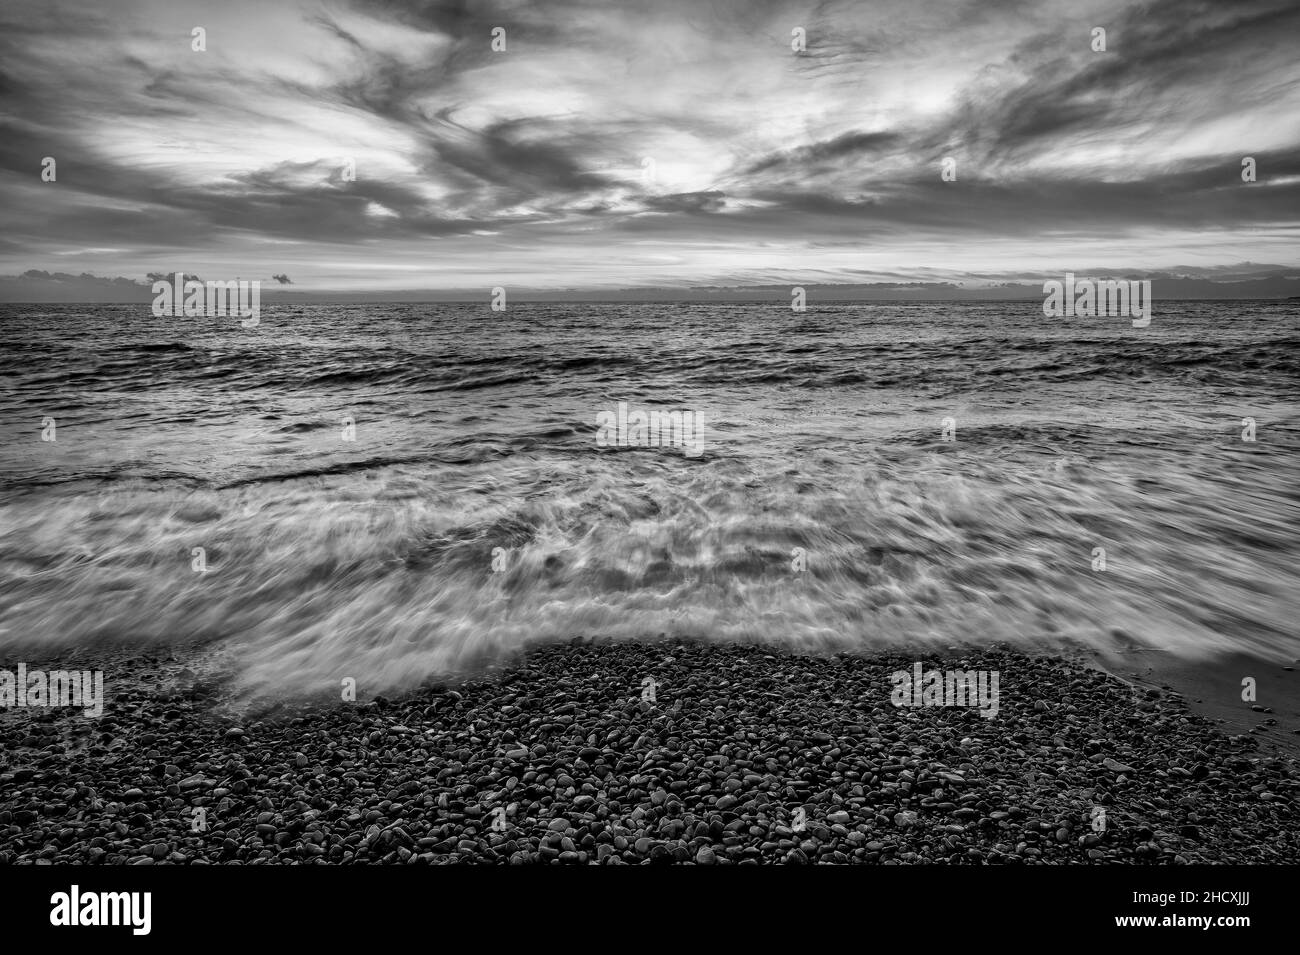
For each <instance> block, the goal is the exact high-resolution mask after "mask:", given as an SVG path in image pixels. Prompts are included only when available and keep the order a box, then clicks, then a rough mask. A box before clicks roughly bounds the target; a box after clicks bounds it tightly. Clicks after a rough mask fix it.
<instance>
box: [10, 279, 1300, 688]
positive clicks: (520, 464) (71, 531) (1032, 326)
mask: <svg viewBox="0 0 1300 955" xmlns="http://www.w3.org/2000/svg"><path fill="white" fill-rule="evenodd" d="M0 330H2V332H3V336H4V341H5V347H4V349H3V356H2V357H0V378H2V380H3V384H2V385H0V429H2V434H0V438H2V443H0V477H2V478H3V492H2V493H0V528H3V535H2V537H0V658H3V657H18V656H19V655H21V654H22V653H25V654H27V657H26V658H35V657H34V656H33V654H34V652H37V651H36V650H35V649H34V648H32V647H30V643H32V642H36V643H40V644H46V645H49V646H47V647H44V648H40V650H39V652H43V653H44V652H52V651H53V646H54V645H58V644H64V643H81V642H87V641H99V640H107V639H117V638H133V637H141V638H148V639H154V640H163V641H167V640H172V639H190V638H195V637H198V638H211V639H214V640H222V641H226V645H227V646H230V647H233V648H235V650H236V652H237V656H238V659H240V660H241V661H242V663H243V665H244V675H245V677H246V679H247V680H248V685H249V686H250V687H252V688H259V687H260V688H264V689H268V690H272V691H287V692H294V691H304V690H310V689H314V688H317V687H322V686H334V687H337V686H338V681H339V680H340V678H342V677H345V676H351V677H354V678H356V679H358V681H359V684H360V685H362V686H363V687H364V688H366V689H370V690H372V691H377V690H378V689H380V688H385V689H391V688H398V687H401V686H403V685H407V684H410V683H414V682H417V681H419V680H420V679H422V678H423V677H425V676H429V675H432V674H437V673H442V672H446V671H451V670H456V669H459V668H461V667H464V666H469V665H474V664H478V663H482V662H484V661H485V660H489V659H491V658H493V657H494V656H496V655H497V654H499V653H501V652H502V651H510V650H512V649H513V648H515V647H518V646H519V645H520V644H522V643H523V642H524V641H527V640H531V639H534V638H547V639H567V638H570V637H573V636H576V635H608V636H615V637H620V638H631V639H637V638H651V637H655V636H657V635H659V634H669V635H673V634H680V635H687V636H697V637H704V638H709V639H716V640H762V641H772V642H779V643H785V644H791V645H796V646H803V647H807V648H819V649H824V648H830V647H841V646H875V645H885V644H892V643H896V642H900V641H906V642H909V643H934V644H936V645H942V646H947V645H950V644H953V643H956V642H958V641H976V642H983V641H993V640H1009V641H1013V642H1018V643H1023V644H1026V645H1033V646H1048V647H1051V646H1058V647H1067V646H1071V645H1083V646H1091V647H1099V648H1104V649H1110V648H1113V647H1115V646H1117V645H1125V644H1131V643H1136V644H1142V645H1154V646H1159V647H1163V648H1167V649H1169V650H1172V651H1174V652H1177V653H1179V654H1182V655H1186V656H1206V655H1208V654H1210V653H1211V652H1213V651H1215V650H1248V651H1255V652H1282V653H1286V654H1289V655H1290V656H1292V657H1294V656H1297V655H1300V653H1297V650H1298V649H1300V640H1298V638H1297V630H1296V627H1297V622H1298V621H1300V597H1297V586H1296V584H1297V568H1298V567H1300V537H1298V535H1297V526H1298V519H1300V509H1298V507H1297V504H1298V499H1300V490H1298V489H1300V482H1298V478H1300V468H1298V467H1297V465H1298V464H1300V403H1298V402H1297V398H1298V397H1300V388H1298V382H1300V375H1298V374H1297V372H1300V303H1294V302H1292V303H1259V302H1241V303H1208V302H1207V303H1160V302H1157V303H1156V310H1155V315H1154V319H1153V321H1152V323H1151V325H1150V327H1148V328H1145V329H1135V328H1132V327H1131V325H1130V324H1129V322H1128V321H1127V320H1122V319H1085V318H1072V319H1046V318H1044V317H1043V316H1042V312H1041V308H1040V306H1039V304H1038V303H1033V302H1031V303H1017V304H1007V303H996V304H973V305H962V304H915V305H912V304H908V305H894V304H888V305H878V304H872V305H815V304H814V305H810V306H809V309H808V311H806V312H803V313H794V312H792V311H791V310H790V308H789V307H788V306H775V305H774V306H770V307H768V306H757V305H700V306H691V305H512V306H511V308H510V310H509V312H507V313H504V314H502V313H493V312H491V311H490V310H489V309H488V307H487V306H486V304H484V305H474V306H469V305H392V306H373V305H367V306H304V307H283V306H281V307H276V306H271V307H268V308H266V309H264V310H263V314H262V321H261V325H260V326H259V327H257V328H254V329H244V328H241V327H240V325H239V323H238V322H237V321H235V320H225V319H181V318H163V319H157V318H153V317H152V316H151V315H150V314H149V309H148V306H93V307H90V306H55V307H51V306H0ZM619 401H626V402H629V404H630V405H631V406H632V407H633V408H645V409H649V408H651V407H658V408H661V409H665V410H671V409H683V410H692V411H695V412H697V413H698V414H699V415H700V416H701V417H702V419H703V420H704V422H705V424H706V426H707V432H706V435H705V440H706V444H705V450H704V453H703V454H702V455H701V456H699V457H694V458H692V457H689V456H687V455H685V454H683V453H682V451H681V450H678V449H673V448H620V449H602V448H599V447H597V445H596V440H595V434H596V426H595V422H596V415H597V413H598V412H600V411H603V410H607V409H609V410H612V409H613V408H614V406H615V405H616V403H617V402H619ZM47 416H48V417H52V418H54V419H55V427H56V431H55V437H56V440H55V441H53V442H45V441H42V440H41V428H42V419H43V418H45V417H47ZM345 416H350V417H351V418H352V419H353V420H354V421H355V436H356V438H355V441H352V442H348V441H344V440H342V437H343V431H344V422H343V419H344V418H345ZM1246 417H1250V418H1253V419H1254V420H1255V422H1256V425H1255V427H1256V440H1255V441H1254V442H1253V443H1252V442H1246V441H1243V440H1242V430H1243V422H1242V419H1243V418H1246ZM945 418H951V419H953V421H952V422H951V424H952V425H953V426H954V427H955V433H954V437H955V440H954V441H952V442H946V441H944V440H942V437H943V435H942V427H943V419H945ZM198 547H201V548H203V549H204V553H205V559H206V562H207V566H208V570H207V572H205V573H201V572H196V571H195V570H194V569H192V565H193V562H194V560H195V558H194V556H193V553H194V551H193V549H194V548H198ZM1098 547H1101V548H1104V550H1105V560H1106V569H1105V570H1104V571H1101V570H1094V569H1093V564H1094V561H1095V560H1096V557H1095V556H1094V548H1098ZM496 548H500V549H501V550H500V551H496V552H495V553H496V557H497V566H498V568H504V569H500V570H494V569H493V559H494V549H496ZM804 562H806V570H803V571H799V570H796V569H795V567H796V566H802V565H803V563H804Z"/></svg>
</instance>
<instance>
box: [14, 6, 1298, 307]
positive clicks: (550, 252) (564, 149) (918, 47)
mask: <svg viewBox="0 0 1300 955" xmlns="http://www.w3.org/2000/svg"><path fill="white" fill-rule="evenodd" d="M196 27H201V28H203V30H204V31H206V50H204V51H196V50H194V49H192V31H193V30H194V28H196ZM1097 27H1101V28H1104V29H1105V31H1106V51H1105V52H1097V51H1095V50H1094V49H1093V47H1092V31H1093V29H1094V28H1097ZM496 28H501V29H503V30H504V37H503V39H504V45H505V49H504V50H501V51H497V50H494V48H493V32H494V29H496ZM796 28H798V29H801V30H802V31H803V35H804V37H806V41H805V42H806V49H804V50H801V51H796V50H795V49H792V45H791V44H792V40H793V39H795V37H794V35H793V31H795V30H796ZM1297 35H1300V8H1298V7H1297V6H1296V5H1295V4H1294V3H1293V2H1290V0H1253V2H1243V3H1234V4H1221V3H1212V2H1209V0H1177V2H1174V0H1159V2H1155V3H1150V4H1145V5H1123V4H1117V3H1073V2H1047V3H1022V2H977V0H972V2H969V3H960V4H953V3H937V2H936V3H925V2H919V3H918V2H915V0H908V2H902V0H899V2H886V3H877V4H870V5H866V4H861V3H855V2H849V0H843V2H839V0H829V2H814V3H808V2H802V3H798V2H772V0H762V2H752V0H748V2H741V0H713V2H699V0H695V2H688V0H673V2H664V0H638V2H632V3H626V4H609V3H606V2H597V0H560V2H547V3H537V2H486V3H473V4H468V3H463V2H438V0H409V2H376V3H356V4H345V3H340V2H322V3H315V4H313V3H305V4H284V5H280V4H265V3H258V2H254V0H235V2H232V3H229V4H221V5H208V4H201V3H197V2H188V0H182V2H163V0H156V2H124V3H118V4H114V5H111V7H109V8H94V7H91V8H86V7H85V6H84V5H80V4H72V3H67V2H59V0H55V2H40V3H36V2H19V3H14V4H9V5H7V6H6V7H5V10H4V12H3V13H2V14H0V36H2V37H3V39H0V62H3V64H4V65H3V67H2V68H0V69H2V72H0V97H3V104H4V109H3V113H2V114H0V195H2V196H3V200H4V202H3V205H4V212H3V225H4V229H3V232H4V235H5V239H4V241H3V242H0V271H7V272H21V271H24V270H26V269H29V268H36V269H47V270H53V271H59V270H66V269H67V268H68V266H69V264H70V261H71V262H72V263H73V264H74V271H77V270H81V269H84V270H87V271H94V272H97V273H104V274H120V275H128V276H139V277H141V278H142V277H143V276H144V273H145V271H146V270H153V269H156V268H159V267H165V268H174V269H183V270H187V271H195V272H200V273H203V274H221V275H225V274H254V273H257V272H260V271H264V270H265V267H264V265H263V263H265V262H267V261H272V262H274V263H275V265H276V267H277V268H283V269H284V271H285V272H286V273H289V274H292V275H293V276H294V284H295V286H297V287H302V288H323V287H337V288H361V287H375V288H385V287H390V288H396V287H402V288H410V287H413V286H417V285H421V284H424V285H428V286H430V287H467V286H472V285H474V284H476V283H480V282H481V283H484V284H487V285H495V284H509V283H512V282H520V283H524V284H530V285H533V286H538V285H546V284H552V285H557V286H569V285H630V284H643V283H645V284H670V283H674V282H679V283H682V284H696V283H701V282H717V281H720V280H727V279H732V278H735V277H737V276H743V277H744V278H745V280H747V281H756V282H762V281H765V280H770V281H784V280H785V279H786V278H787V277H789V276H792V275H793V276H796V277H797V276H798V275H800V274H804V275H808V276H812V277H815V278H816V279H817V280H819V281H835V280H839V281H856V280H857V277H859V276H860V275H861V273H862V270H863V269H869V270H873V271H874V272H875V273H876V274H882V275H883V274H890V275H907V274H913V275H922V274H924V270H925V269H927V268H942V269H945V270H949V271H952V272H954V273H960V272H961V271H962V270H967V271H970V272H972V273H981V272H998V273H1001V272H1008V273H1019V274H1028V273H1030V272H1033V271H1035V270H1038V269H1050V268H1062V267H1067V266H1073V265H1075V264H1076V263H1079V262H1095V263H1098V264H1102V265H1105V264H1113V265H1126V266H1132V267H1142V268H1162V267H1169V266H1173V265H1174V264H1176V263H1188V262H1190V263H1192V264H1194V265H1198V266H1208V265H1211V264H1216V263H1223V262H1228V261H1241V260H1253V261H1282V262H1288V263H1289V262H1294V260H1295V253H1294V249H1295V248H1296V239H1297V225H1298V223H1297V212H1298V211H1300V68H1298V67H1297V66H1296V61H1295V57H1294V53H1293V50H1292V49H1291V47H1292V46H1293V42H1292V38H1293V37H1295V36H1297ZM499 45H500V41H498V46H499ZM1245 156H1250V157H1253V158H1254V160H1255V162H1256V164H1257V169H1258V172H1257V181H1256V182H1254V183H1249V184H1248V183H1244V182H1242V179H1241V174H1240V173H1241V161H1242V158H1243V157H1245ZM46 157H51V158H53V159H54V160H55V162H56V164H57V166H56V168H57V173H56V177H55V181H53V182H46V181H43V180H42V177H41V173H42V168H43V167H42V163H43V160H45V159H46ZM945 159H949V160H952V161H953V163H955V171H956V179H955V181H951V182H950V181H944V180H943V179H941V177H940V168H941V165H940V164H941V163H942V162H943V160H945Z"/></svg>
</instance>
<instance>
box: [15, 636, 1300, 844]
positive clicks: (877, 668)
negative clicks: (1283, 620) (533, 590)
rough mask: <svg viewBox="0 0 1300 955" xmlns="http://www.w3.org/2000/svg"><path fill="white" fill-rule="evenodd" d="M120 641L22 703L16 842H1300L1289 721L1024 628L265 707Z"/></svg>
mask: <svg viewBox="0 0 1300 955" xmlns="http://www.w3.org/2000/svg"><path fill="white" fill-rule="evenodd" d="M128 654H129V655H128ZM96 656H98V657H100V658H101V660H102V661H103V666H104V668H105V669H106V670H109V674H108V677H109V678H108V679H107V680H106V684H107V685H108V686H110V688H111V687H117V688H118V689H116V690H114V689H110V690H109V693H108V697H109V702H108V703H107V706H106V712H105V714H104V716H103V717H101V718H100V719H98V720H95V719H87V718H84V717H81V716H79V715H73V712H72V711H68V710H61V709H44V710H35V709H27V710H22V711H19V710H10V711H7V712H3V713H0V742H3V747H2V748H0V753H3V756H0V861H2V862H5V863H33V862H35V863H55V862H60V863H61V862H90V863H109V864H116V863H126V864H158V863H176V864H183V863H244V864H266V863H321V862H328V863H343V864H359V863H376V862H378V863H411V864H421V863H426V864H446V863H452V862H471V863H507V862H512V863H516V864H521V863H522V864H527V863H558V864H563V863H572V864H583V863H604V864H640V863H651V862H653V863H671V862H683V863H686V862H689V863H698V864H737V863H739V864H754V863H794V864H802V863H883V864H914V863H968V864H982V863H993V864H998V863H1005V864H1038V863H1067V864H1075V863H1078V864H1089V863H1102V864H1107V863H1160V862H1168V863H1231V862H1246V863H1261V862H1283V861H1290V860H1294V859H1295V858H1296V857H1298V856H1300V814H1298V813H1297V799H1298V798H1300V776H1298V775H1297V765H1296V762H1295V760H1294V759H1292V758H1289V757H1287V756H1277V755H1274V754H1273V753H1272V752H1271V751H1270V746H1271V744H1270V743H1269V741H1268V739H1267V737H1266V736H1264V735H1263V734H1255V735H1250V734H1248V733H1240V734H1236V735H1232V736H1228V735H1225V734H1224V733H1223V732H1221V731H1220V730H1219V729H1218V727H1217V726H1216V724H1215V723H1213V722H1211V720H1210V719H1209V718H1207V717H1205V716H1202V715H1198V714H1197V713H1196V712H1194V711H1193V710H1192V709H1190V708H1189V705H1188V703H1187V702H1186V701H1185V700H1184V696H1183V694H1180V693H1178V692H1176V691H1175V692H1168V691H1162V690H1158V689H1155V688H1154V687H1151V686H1145V687H1143V686H1141V685H1140V681H1139V684H1136V688H1135V684H1130V683H1126V682H1123V681H1122V680H1120V679H1118V678H1116V677H1114V676H1111V675H1108V674H1107V673H1105V672H1103V671H1102V670H1100V669H1098V668H1096V667H1088V666H1084V665H1081V664H1079V663H1075V662H1070V661H1068V660H1065V659H1061V658H1059V657H1050V656H1042V655H1030V654H1027V653H1024V652H1021V651H1017V650H1012V649H1009V648H1003V647H998V648H992V649H983V650H958V651H955V652H952V653H946V654H941V655H936V654H933V653H931V654H925V655H919V656H909V655H905V654H901V653H898V652H885V653H869V654H853V655H849V654H838V655H835V656H804V655H799V654H796V653H793V652H788V651H783V650H777V649H774V648H771V647H766V646H755V645H741V646H736V645H714V644H707V643H690V642H682V641H669V642H660V643H653V644H641V643H605V642H596V643H593V642H589V641H573V642H571V643H568V644H550V645H540V646H537V647H535V648H532V649H530V650H529V651H528V652H527V653H526V654H525V655H524V656H523V658H522V659H521V660H519V661H514V662H512V663H510V664H508V665H506V666H504V667H503V668H501V669H500V670H499V671H498V672H496V673H494V674H492V675H489V676H486V677H482V678H478V679H473V680H469V681H466V682H461V683H456V684H454V685H453V684H446V685H438V684H427V685H424V686H422V687H420V688H419V689H417V690H415V691H413V692H410V693H407V694H404V695H402V696H395V697H393V698H391V699H389V698H385V697H376V698H374V699H365V698H364V694H360V693H359V694H358V696H359V699H358V701H357V702H355V703H352V702H341V701H338V700H337V699H336V700H333V701H328V702H321V701H292V702H290V701H281V702H271V703H262V704H257V705H255V706H246V705H241V704H240V701H238V700H235V699H233V698H232V697H231V695H230V693H229V692H228V691H229V688H230V684H229V683H228V682H223V680H221V679H210V678H208V677H207V676H200V675H199V674H198V673H196V672H195V671H196V670H199V669H202V667H200V666H197V665H195V666H194V668H193V669H192V668H191V665H193V664H194V663H195V654H194V652H193V648H191V649H190V650H186V649H185V648H172V647H168V648H151V649H150V650H146V651H143V652H142V651H141V650H140V648H134V649H131V648H115V649H113V650H112V651H109V652H107V653H100V654H92V653H91V652H89V651H87V652H84V653H74V654H65V657H66V658H67V659H65V660H64V661H62V662H61V663H60V665H62V666H67V667H73V666H76V665H78V664H79V665H81V666H83V667H84V666H86V665H90V663H89V661H90V660H91V659H92V658H93V657H96ZM917 661H921V662H924V663H925V665H926V667H927V668H928V667H940V668H944V669H948V668H960V669H963V670H985V671H990V672H991V671H997V672H998V673H999V674H1000V677H1001V680H1000V700H999V707H998V714H997V716H996V717H995V718H992V719H986V718H982V717H981V716H980V715H979V712H978V710H976V709H974V708H967V707H962V706H956V707H944V706H920V707H900V706H895V705H893V704H892V703H891V701H890V674H891V673H892V672H894V671H906V670H910V668H911V667H912V666H913V664H914V663H916V662H917ZM32 665H33V666H34V665H36V664H35V663H33V664H32ZM149 667H153V668H154V669H156V670H158V671H160V672H159V673H158V674H157V675H158V677H159V678H158V679H153V680H151V679H146V678H143V677H141V676H140V674H141V672H142V671H145V672H149ZM1231 672H1235V670H1233V671H1231ZM150 675H152V673H151V674H150ZM1183 676H1186V677H1187V678H1188V679H1192V678H1194V677H1195V676H1196V675H1195V673H1194V672H1190V671H1189V673H1188V674H1184V675H1183ZM1284 676H1285V677H1288V678H1290V677H1292V676H1293V674H1292V673H1285V674H1284ZM1178 679H1182V677H1179V678H1177V679H1175V678H1173V677H1171V678H1170V681H1171V683H1175V684H1176V683H1177V682H1178ZM647 680H653V681H654V683H653V689H654V693H653V695H654V697H655V699H654V700H653V701H650V700H648V699H643V696H644V695H645V693H646V690H647V688H648V687H649V686H650V684H649V683H647V682H646V681H647ZM148 684H153V685H152V686H150V685H148ZM1271 685H1272V684H1271V683H1270V684H1269V686H1271ZM1291 685H1294V681H1292V682H1291ZM122 686H126V687H127V688H126V689H121V687H122ZM1260 688H1261V690H1265V689H1267V687H1266V685H1265V683H1264V681H1263V680H1261V681H1260ZM1269 692H1272V690H1269ZM1208 698H1209V697H1202V699H1208ZM1248 712H1251V714H1252V716H1255V717H1258V716H1260V715H1262V714H1257V713H1254V712H1253V711H1248ZM1279 719H1280V717H1279ZM1219 725H1223V724H1219ZM1282 728H1283V727H1281V726H1279V727H1276V728H1274V729H1282ZM1273 735H1274V736H1280V735H1281V734H1280V733H1277V732H1274V733H1273ZM800 813H802V814H801V815H800ZM1099 820H1100V821H1099Z"/></svg>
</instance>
